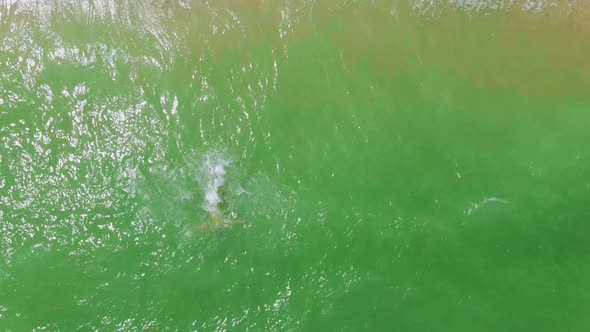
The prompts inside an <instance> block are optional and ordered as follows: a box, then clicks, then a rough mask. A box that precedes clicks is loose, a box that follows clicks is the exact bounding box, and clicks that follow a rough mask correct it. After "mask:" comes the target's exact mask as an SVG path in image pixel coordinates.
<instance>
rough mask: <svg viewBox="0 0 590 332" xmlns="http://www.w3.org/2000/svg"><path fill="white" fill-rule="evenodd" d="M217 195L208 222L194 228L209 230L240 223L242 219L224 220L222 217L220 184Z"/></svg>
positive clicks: (222, 192)
mask: <svg viewBox="0 0 590 332" xmlns="http://www.w3.org/2000/svg"><path fill="white" fill-rule="evenodd" d="M217 195H218V197H219V198H220V199H219V201H218V202H217V204H216V205H215V209H214V210H213V211H210V213H211V214H210V219H209V222H208V223H205V224H203V225H199V226H197V227H196V228H197V229H199V230H210V231H217V230H220V229H222V228H229V227H230V226H233V225H242V224H244V221H242V220H224V218H223V210H224V207H223V198H224V196H225V195H224V191H223V188H222V186H219V187H217Z"/></svg>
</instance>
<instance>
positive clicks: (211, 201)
mask: <svg viewBox="0 0 590 332" xmlns="http://www.w3.org/2000/svg"><path fill="white" fill-rule="evenodd" d="M228 165H229V161H228V160H226V159H225V158H223V156H222V155H221V154H219V153H208V154H207V155H205V161H204V163H203V173H204V176H205V179H204V184H205V188H204V190H205V197H204V201H203V209H205V211H207V212H209V213H219V212H220V211H219V207H218V204H219V203H221V197H219V188H220V187H221V186H223V183H224V182H225V174H226V171H225V168H226V167H227V166H228Z"/></svg>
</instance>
